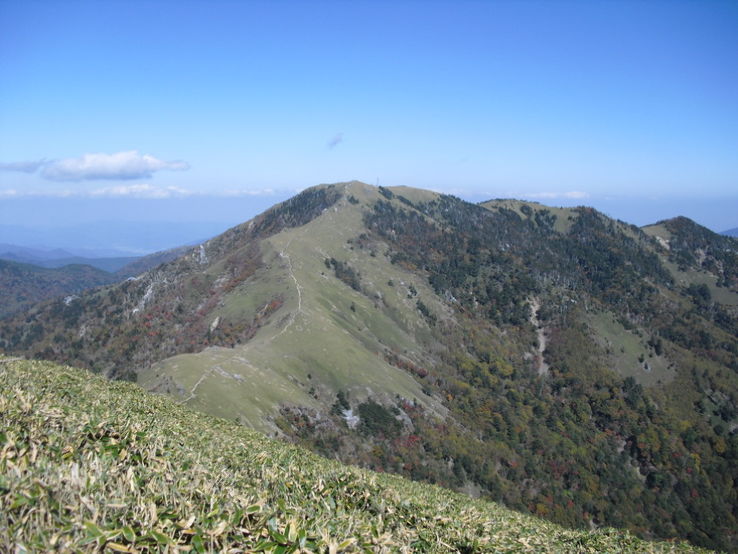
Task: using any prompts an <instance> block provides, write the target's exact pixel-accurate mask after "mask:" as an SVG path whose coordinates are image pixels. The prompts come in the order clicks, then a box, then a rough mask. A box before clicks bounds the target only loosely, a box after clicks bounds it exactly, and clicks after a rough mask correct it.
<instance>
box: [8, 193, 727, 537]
mask: <svg viewBox="0 0 738 554" xmlns="http://www.w3.org/2000/svg"><path fill="white" fill-rule="evenodd" d="M695 225H696V224H693V223H687V222H685V221H682V220H677V223H676V224H675V225H672V224H664V225H661V226H660V227H659V226H657V227H652V228H648V229H646V230H641V229H639V228H637V227H635V226H632V225H628V224H625V223H623V222H618V221H615V220H612V219H610V218H607V217H606V216H604V215H603V214H601V213H599V212H597V211H596V210H593V209H591V208H585V207H579V208H564V209H556V208H548V207H546V206H543V205H537V204H532V203H525V202H520V201H511V200H505V201H490V202H485V203H483V204H482V205H474V204H469V203H466V202H463V201H461V200H459V199H457V198H454V197H451V196H448V195H442V194H438V193H433V192H429V191H422V190H418V189H410V188H399V187H397V188H395V187H391V188H384V187H373V186H371V185H365V184H363V183H359V182H351V183H344V184H339V185H321V186H318V187H313V188H311V189H307V190H306V191H304V192H303V193H301V194H300V195H297V196H296V197H294V198H292V199H290V200H288V201H287V202H284V203H282V204H279V205H277V206H275V207H274V208H272V209H271V210H268V211H267V212H265V213H263V214H261V215H260V216H257V217H256V218H254V219H253V220H251V221H249V222H246V223H244V224H242V225H239V226H237V227H234V228H232V229H230V230H228V231H226V233H224V234H223V235H220V236H219V237H216V238H214V239H211V240H210V241H207V242H206V243H203V244H202V245H201V246H199V247H197V248H194V249H192V250H190V251H189V253H188V254H186V255H185V256H184V257H181V258H178V259H177V260H174V261H171V262H169V263H167V264H165V265H163V266H160V267H159V268H157V269H156V270H154V271H151V272H149V273H146V274H143V275H142V276H140V278H138V279H135V280H131V281H128V282H126V283H123V284H121V285H117V286H113V287H108V288H106V289H102V290H100V291H97V292H93V293H89V294H88V295H86V296H85V297H84V298H82V299H81V300H80V301H79V303H76V304H73V305H72V306H69V307H65V306H62V305H61V304H59V303H58V302H57V303H56V304H54V303H51V304H46V305H41V306H37V307H36V308H34V309H32V310H31V311H29V312H28V313H26V314H24V315H23V320H22V323H21V319H19V318H18V319H16V320H15V321H14V322H9V323H5V324H4V325H0V337H2V339H3V344H0V346H1V347H2V348H4V349H5V350H6V351H9V352H13V351H17V352H23V353H26V354H28V355H35V356H39V355H40V356H44V357H51V358H55V359H58V360H60V361H73V362H74V363H76V364H81V365H84V366H86V367H90V368H94V369H96V370H97V371H100V372H103V373H106V374H109V375H111V376H117V377H121V376H126V375H127V376H128V377H129V378H137V379H138V380H139V382H140V383H142V384H143V385H145V386H146V387H147V388H150V389H153V390H157V391H159V392H164V393H167V394H170V395H172V396H173V397H175V398H176V399H178V401H180V402H182V403H187V404H188V405H190V406H191V407H195V408H197V409H200V410H203V411H207V412H210V413H213V414H215V415H218V416H223V417H227V418H229V419H236V420H238V421H240V422H242V423H244V424H247V425H249V426H252V427H256V428H259V429H263V430H265V431H267V432H269V433H276V434H278V435H281V436H283V437H285V438H288V439H290V440H293V441H297V442H299V443H301V444H304V445H307V446H309V447H310V448H311V449H313V450H315V451H317V452H319V453H322V454H324V455H326V456H329V457H338V458H339V459H341V460H343V461H347V462H351V463H358V464H360V465H364V466H366V467H372V468H375V469H382V470H384V471H393V472H398V473H401V474H404V475H408V476H411V477H412V478H414V479H420V480H426V481H430V482H436V483H440V484H443V485H445V486H447V487H451V488H457V489H463V490H470V491H477V492H479V493H481V494H483V495H485V496H488V497H491V498H495V499H501V500H503V501H504V502H505V503H507V504H508V505H510V506H513V507H516V508H518V509H525V510H528V511H531V512H532V513H536V514H538V515H545V516H546V517H549V518H551V519H553V520H555V521H558V522H561V523H564V524H566V525H572V526H585V525H598V524H614V525H618V526H625V527H628V528H629V529H631V530H633V531H634V532H636V533H638V534H640V535H642V536H660V537H674V536H681V537H683V538H689V539H690V540H692V541H694V542H695V543H698V544H702V545H705V546H710V547H714V548H728V549H729V548H732V547H731V546H730V545H733V544H734V541H735V534H734V533H731V531H730V529H731V525H732V524H731V523H729V522H731V521H732V519H731V518H732V517H733V516H732V515H731V513H732V509H733V508H731V506H735V505H736V498H735V493H734V492H731V490H732V487H730V486H729V485H727V484H726V481H725V480H726V479H735V478H736V476H734V473H735V467H734V464H733V465H732V463H731V460H735V459H736V456H737V455H738V442H737V441H736V436H735V432H734V431H735V425H736V423H737V422H738V420H736V399H737V398H738V396H737V391H736V382H735V378H734V372H735V371H736V370H737V369H738V362H736V354H737V353H738V345H736V338H735V337H736V334H737V333H736V306H738V303H736V302H735V300H736V298H738V292H737V291H736V284H737V283H736V279H735V272H734V268H733V265H732V264H733V263H734V257H732V256H733V249H734V241H732V240H731V239H727V238H726V239H725V241H727V242H725V241H723V239H722V238H721V239H716V238H715V236H714V234H710V232H709V231H707V230H704V228H700V227H698V226H695ZM666 233H669V234H668V236H667V234H666ZM30 329H36V331H34V332H29V330H30ZM55 336H58V337H60V339H59V340H58V341H57V342H54V341H53V340H52V338H53V337H55ZM8 337H11V339H10V340H8ZM542 368H545V370H543V369H542ZM696 368H699V370H697V369H696ZM677 398H678V399H679V400H676V399H677ZM585 445H586V447H585ZM695 456H697V457H695ZM623 468H625V469H623ZM623 491H628V496H625V495H624V493H623ZM664 506H669V507H670V508H669V509H670V510H671V511H666V510H665V508H664Z"/></svg>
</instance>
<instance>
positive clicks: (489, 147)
mask: <svg viewBox="0 0 738 554" xmlns="http://www.w3.org/2000/svg"><path fill="white" fill-rule="evenodd" d="M736 29H738V3H736V2H709V1H707V2H677V1H673V2H659V1H654V2H584V1H582V2H555V1H553V2H442V1H431V2H420V1H416V2H341V1H331V2H311V1H307V0H304V1H299V2H287V1H275V2H219V1H214V2H205V1H202V2H187V1H182V0H179V1H176V2H163V1H150V2H147V1H143V0H140V1H135V2H134V1H131V2H36V1H33V0H30V1H29V0H23V1H12V0H3V1H0V218H2V219H3V220H5V221H6V222H9V223H14V224H21V223H23V221H24V215H23V211H22V209H26V208H24V207H26V206H29V205H34V204H33V202H28V198H29V197H30V198H42V197H45V196H51V197H65V198H59V202H60V204H59V206H66V205H69V204H68V201H69V198H76V199H77V200H78V202H77V204H79V205H82V204H84V205H88V206H90V207H89V211H90V212H91V213H89V214H87V215H85V214H84V213H82V212H80V214H81V215H80V216H79V217H81V218H85V217H87V218H89V219H94V217H96V216H95V211H96V209H97V208H96V207H95V206H98V207H101V209H102V206H103V205H104V206H105V209H104V210H102V211H105V213H111V214H112V215H109V216H106V217H117V218H118V219H121V220H125V219H135V218H137V217H140V214H141V213H142V212H151V214H152V215H151V217H155V216H156V215H157V214H158V215H159V216H160V217H165V218H169V219H173V220H174V219H179V220H188V219H193V218H194V219H197V218H199V219H200V220H204V219H207V220H208V221H221V220H222V221H223V223H224V224H226V223H227V224H233V223H236V222H237V221H234V219H236V218H238V217H239V216H238V215H233V214H230V213H229V214H228V216H225V215H220V214H219V210H218V209H217V208H216V207H213V208H211V210H210V212H211V213H202V210H198V209H197V207H198V205H202V204H201V202H198V200H197V199H198V198H200V199H202V198H203V197H205V196H207V197H214V198H220V199H221V203H220V205H222V206H227V205H230V204H232V203H233V202H235V201H236V200H234V199H238V200H237V201H238V203H239V204H240V205H243V206H244V209H243V210H244V211H243V213H244V217H243V218H244V219H246V218H247V217H250V216H251V215H253V213H247V212H249V206H254V208H253V210H256V209H257V207H258V208H259V209H263V206H264V205H268V201H266V202H265V199H267V200H268V199H275V200H276V199H282V198H284V197H285V196H286V195H288V194H291V193H293V192H294V191H297V190H301V189H303V188H305V187H308V186H311V185H314V184H318V183H325V182H336V181H343V180H350V179H360V180H364V181H366V182H370V183H375V182H377V180H378V181H379V183H380V184H383V185H410V186H416V187H423V188H431V189H434V190H440V191H445V192H449V193H453V194H456V195H458V196H462V197H465V198H470V199H481V198H490V197H511V196H512V197H523V198H530V199H537V200H539V201H541V202H543V203H548V204H553V205H564V204H565V205H570V204H588V205H593V206H595V207H598V208H600V209H603V211H606V212H608V213H610V214H611V215H614V216H616V217H619V218H621V219H625V220H627V221H630V222H633V223H637V224H644V223H647V222H650V221H655V220H656V219H660V218H662V217H668V216H671V215H677V213H682V214H685V215H688V216H691V217H693V218H695V219H696V220H697V221H698V222H700V223H702V224H704V225H707V226H709V227H711V228H713V229H715V230H723V229H727V228H729V227H736V226H738V215H737V214H738V32H736ZM173 198H179V199H180V200H181V199H183V198H189V199H190V200H191V201H190V202H179V203H178V204H172V203H171V202H169V200H171V199H173ZM20 199H22V200H23V201H22V202H21V201H20ZM65 199H66V201H67V204H64V200H65ZM122 199H141V200H140V201H139V202H137V203H136V202H134V203H130V202H127V203H126V202H120V200H122ZM46 200H48V199H44V201H43V202H38V204H37V206H38V208H37V209H36V213H35V215H34V217H36V218H37V217H38V215H39V214H38V210H48V215H49V218H50V219H49V220H50V221H52V220H54V218H59V217H61V216H60V214H59V213H58V212H59V210H58V209H57V210H51V209H49V208H48V207H47V206H49V205H54V203H53V202H48V201H46ZM144 200H145V201H144ZM211 200H212V198H211V199H210V200H209V202H210V201H211ZM115 205H119V206H120V207H121V209H120V210H115V209H114V208H113V209H111V208H110V206H115ZM129 205H137V206H148V209H147V208H138V209H137V210H134V211H135V213H133V212H131V213H129V212H127V211H126V210H128V209H129V208H128V206H129ZM207 205H208V206H217V205H218V203H217V202H216V201H215V200H212V202H210V203H209V204H207ZM3 206H4V207H3ZM21 208H22V209H21ZM666 208H668V209H669V211H668V212H665V209H666ZM253 210H252V211H253ZM674 210H676V211H674ZM62 211H63V210H62ZM231 211H232V210H231ZM225 212H228V210H227V209H224V213H225ZM43 213H45V212H43ZM240 213H241V211H239V214H240ZM29 214H30V212H29ZM30 220H31V218H30V217H28V218H26V219H25V221H30ZM0 242H3V241H2V237H1V236H0Z"/></svg>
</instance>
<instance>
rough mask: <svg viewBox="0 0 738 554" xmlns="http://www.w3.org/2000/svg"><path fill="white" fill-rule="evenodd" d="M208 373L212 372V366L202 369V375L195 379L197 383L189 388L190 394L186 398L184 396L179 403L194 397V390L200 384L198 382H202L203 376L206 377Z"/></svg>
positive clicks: (184, 402)
mask: <svg viewBox="0 0 738 554" xmlns="http://www.w3.org/2000/svg"><path fill="white" fill-rule="evenodd" d="M210 373H213V368H212V367H210V368H208V369H206V370H205V371H203V373H202V375H200V378H199V379H198V380H197V383H195V386H193V387H192V389H191V390H190V395H189V396H188V397H187V398H185V399H184V400H182V401H181V402H180V404H186V403H187V402H189V401H190V400H192V399H193V398H195V396H196V395H195V391H196V390H197V387H199V386H200V383H202V382H203V381H204V380H205V377H207V376H208V374H210Z"/></svg>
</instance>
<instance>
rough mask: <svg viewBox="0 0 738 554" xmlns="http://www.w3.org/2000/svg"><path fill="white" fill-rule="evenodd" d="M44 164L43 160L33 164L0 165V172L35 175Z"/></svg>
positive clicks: (13, 163)
mask: <svg viewBox="0 0 738 554" xmlns="http://www.w3.org/2000/svg"><path fill="white" fill-rule="evenodd" d="M44 163H46V161H45V160H38V161H35V162H10V163H0V171H20V172H22V173H35V172H36V171H37V170H38V168H39V167H41V166H42V165H44Z"/></svg>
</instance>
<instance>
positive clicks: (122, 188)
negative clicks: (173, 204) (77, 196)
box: [81, 184, 192, 198]
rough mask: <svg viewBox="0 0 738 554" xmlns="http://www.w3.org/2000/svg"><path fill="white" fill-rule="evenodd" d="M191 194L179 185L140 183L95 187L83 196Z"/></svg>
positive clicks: (118, 196) (150, 196)
mask: <svg viewBox="0 0 738 554" xmlns="http://www.w3.org/2000/svg"><path fill="white" fill-rule="evenodd" d="M191 194H192V192H190V191H188V190H186V189H182V188H179V187H155V186H152V185H149V184H139V185H118V186H114V187H105V188H101V189H95V190H92V191H90V192H88V193H83V194H81V196H91V197H94V198H100V197H106V198H123V197H125V198H174V197H182V196H190V195H191Z"/></svg>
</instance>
